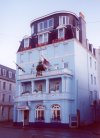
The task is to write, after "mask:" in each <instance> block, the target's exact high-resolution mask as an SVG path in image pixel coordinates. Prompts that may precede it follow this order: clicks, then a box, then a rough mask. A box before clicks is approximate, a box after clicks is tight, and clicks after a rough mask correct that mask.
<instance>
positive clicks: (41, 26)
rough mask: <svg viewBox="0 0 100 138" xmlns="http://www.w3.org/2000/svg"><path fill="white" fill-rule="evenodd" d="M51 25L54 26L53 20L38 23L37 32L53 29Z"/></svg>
mask: <svg viewBox="0 0 100 138" xmlns="http://www.w3.org/2000/svg"><path fill="white" fill-rule="evenodd" d="M53 24H54V19H53V18H51V19H49V20H45V21H43V22H40V23H38V32H41V31H44V30H46V29H49V28H51V27H53Z"/></svg>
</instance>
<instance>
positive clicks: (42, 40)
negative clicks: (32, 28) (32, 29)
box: [38, 32, 48, 44]
mask: <svg viewBox="0 0 100 138" xmlns="http://www.w3.org/2000/svg"><path fill="white" fill-rule="evenodd" d="M45 34H46V35H47V41H45ZM40 36H41V41H40V38H39V37H40ZM47 42H48V33H47V32H46V33H43V34H39V35H38V44H42V43H47Z"/></svg>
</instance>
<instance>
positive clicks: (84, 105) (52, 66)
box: [14, 38, 98, 125]
mask: <svg viewBox="0 0 100 138" xmlns="http://www.w3.org/2000/svg"><path fill="white" fill-rule="evenodd" d="M90 57H91V59H92V63H91V65H90ZM42 58H46V59H47V60H48V61H49V67H48V68H47V70H46V71H43V72H42V75H40V76H36V67H37V65H38V62H39V61H40V60H42ZM17 63H18V65H19V66H20V67H22V68H23V69H24V70H25V72H23V71H21V70H19V69H17V71H16V95H15V105H14V122H16V123H18V122H19V123H23V125H24V124H25V123H26V124H27V123H36V122H43V123H62V124H69V123H70V122H69V116H70V115H76V116H77V117H78V121H79V122H80V123H81V124H82V123H84V124H88V123H92V122H93V121H94V115H95V114H94V107H91V105H92V102H93V101H94V100H97V99H98V87H97V84H98V82H97V80H96V78H97V71H96V67H95V64H96V58H95V56H94V55H93V53H91V52H89V50H88V46H87V47H85V46H83V45H82V44H81V43H80V42H79V40H77V39H76V38H72V39H69V40H64V41H61V42H57V43H54V44H47V45H45V46H43V47H37V48H34V49H29V50H26V51H21V52H18V53H17ZM91 75H92V76H91Z"/></svg>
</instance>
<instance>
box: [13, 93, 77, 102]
mask: <svg viewBox="0 0 100 138" xmlns="http://www.w3.org/2000/svg"><path fill="white" fill-rule="evenodd" d="M59 99H60V100H64V99H65V100H71V101H73V100H74V99H75V97H74V94H72V93H68V92H63V93H62V92H59V93H58V92H57V93H56V92H55V93H54V92H53V93H46V92H43V93H30V94H28V95H20V96H16V97H14V102H25V101H37V100H38V101H39V100H48V101H49V100H59Z"/></svg>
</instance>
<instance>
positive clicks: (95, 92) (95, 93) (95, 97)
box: [94, 91, 97, 100]
mask: <svg viewBox="0 0 100 138" xmlns="http://www.w3.org/2000/svg"><path fill="white" fill-rule="evenodd" d="M94 99H95V100H97V91H94Z"/></svg>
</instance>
